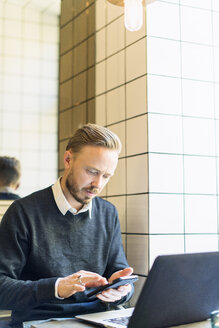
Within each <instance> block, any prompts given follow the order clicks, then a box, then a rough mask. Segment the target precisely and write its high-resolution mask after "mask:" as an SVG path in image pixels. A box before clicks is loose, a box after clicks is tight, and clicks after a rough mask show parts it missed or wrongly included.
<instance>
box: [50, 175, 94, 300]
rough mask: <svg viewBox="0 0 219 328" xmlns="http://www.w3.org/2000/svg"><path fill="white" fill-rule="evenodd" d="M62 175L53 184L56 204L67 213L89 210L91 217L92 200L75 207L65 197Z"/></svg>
mask: <svg viewBox="0 0 219 328" xmlns="http://www.w3.org/2000/svg"><path fill="white" fill-rule="evenodd" d="M60 181H61V177H60V178H59V179H58V180H57V181H56V183H55V184H54V185H53V186H52V191H53V196H54V198H55V202H56V205H57V206H58V209H59V210H60V212H61V213H62V214H63V215H65V214H66V213H67V212H68V211H69V212H71V213H72V214H73V215H77V214H79V213H83V212H86V211H89V218H90V219H91V212H92V200H91V201H90V202H89V203H88V204H85V205H84V206H83V207H82V208H81V209H80V210H79V211H77V210H76V209H75V208H73V207H72V206H71V205H70V204H69V202H68V201H67V199H66V198H65V195H64V193H63V191H62V188H61V184H60ZM59 280H60V278H58V279H57V280H56V283H55V297H56V298H58V299H63V298H62V297H59V296H58V284H59Z"/></svg>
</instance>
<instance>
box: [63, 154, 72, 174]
mask: <svg viewBox="0 0 219 328" xmlns="http://www.w3.org/2000/svg"><path fill="white" fill-rule="evenodd" d="M71 159H72V152H71V151H69V150H66V151H65V153H64V165H65V169H69V167H70V162H71Z"/></svg>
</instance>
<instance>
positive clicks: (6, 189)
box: [0, 186, 14, 194]
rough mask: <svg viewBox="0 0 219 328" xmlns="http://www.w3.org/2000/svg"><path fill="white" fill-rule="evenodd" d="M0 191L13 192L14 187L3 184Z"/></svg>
mask: <svg viewBox="0 0 219 328" xmlns="http://www.w3.org/2000/svg"><path fill="white" fill-rule="evenodd" d="M0 192H7V193H11V194H14V189H13V188H11V187H7V186H4V187H0Z"/></svg>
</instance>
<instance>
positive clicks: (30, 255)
mask: <svg viewBox="0 0 219 328" xmlns="http://www.w3.org/2000/svg"><path fill="white" fill-rule="evenodd" d="M127 266H128V264H127V261H126V258H125V255H124V251H123V247H122V243H121V235H120V225H119V220H118V215H117V211H116V209H115V207H114V206H113V205H112V204H111V203H109V202H107V201H105V200H103V199H101V198H98V197H96V198H94V199H93V204H92V219H90V218H89V214H88V211H87V212H85V213H81V214H78V215H77V216H73V214H71V213H70V212H67V213H66V215H63V214H62V213H61V212H60V211H59V209H58V207H57V205H56V203H55V200H54V196H53V193H52V189H51V187H49V188H46V189H44V190H41V191H38V192H35V193H33V194H31V195H29V196H27V197H25V198H22V199H19V200H17V201H15V202H14V203H13V204H12V205H11V206H10V207H9V209H8V210H7V212H6V213H5V215H4V217H3V219H2V222H1V225H0V308H1V309H11V310H12V324H13V327H21V322H23V321H28V320H37V319H47V318H50V317H73V316H74V315H76V314H80V313H87V312H93V311H101V310H104V309H105V304H104V303H102V302H100V301H99V300H97V299H96V298H95V299H93V300H90V299H88V298H87V297H86V295H85V293H83V292H82V293H76V294H75V295H73V296H71V297H69V298H67V299H64V300H59V299H57V298H56V297H55V282H56V279H57V278H58V277H64V276H67V275H70V274H72V273H74V272H77V271H79V270H86V271H92V272H96V273H99V274H100V275H102V276H104V277H106V278H109V277H110V276H111V274H112V273H113V272H115V271H117V270H121V269H123V268H125V267H127Z"/></svg>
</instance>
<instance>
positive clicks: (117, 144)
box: [66, 123, 122, 155]
mask: <svg viewBox="0 0 219 328" xmlns="http://www.w3.org/2000/svg"><path fill="white" fill-rule="evenodd" d="M84 146H100V147H105V148H108V149H112V150H115V151H117V152H118V155H119V153H120V152H121V149H122V145H121V141H120V139H119V137H118V136H117V135H116V134H115V133H113V132H112V131H110V130H109V129H107V128H104V127H103V126H100V125H97V124H91V123H88V124H85V125H84V126H82V127H81V128H79V129H77V130H76V132H75V133H74V135H73V136H72V137H71V139H70V140H69V142H68V145H67V147H66V150H72V151H73V152H74V153H78V152H79V151H80V150H81V148H82V147H84Z"/></svg>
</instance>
